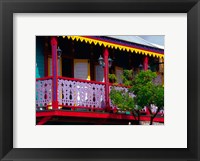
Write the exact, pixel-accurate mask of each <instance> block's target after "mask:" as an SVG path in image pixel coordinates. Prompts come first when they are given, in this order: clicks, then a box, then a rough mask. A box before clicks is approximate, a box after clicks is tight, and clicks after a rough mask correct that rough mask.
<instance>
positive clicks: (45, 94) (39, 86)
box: [36, 78, 52, 108]
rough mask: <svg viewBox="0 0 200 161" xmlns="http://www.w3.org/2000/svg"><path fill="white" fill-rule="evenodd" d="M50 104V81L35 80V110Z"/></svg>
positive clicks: (49, 79)
mask: <svg viewBox="0 0 200 161" xmlns="http://www.w3.org/2000/svg"><path fill="white" fill-rule="evenodd" d="M51 104H52V79H51V78H42V79H37V80H36V108H39V107H47V106H48V105H51Z"/></svg>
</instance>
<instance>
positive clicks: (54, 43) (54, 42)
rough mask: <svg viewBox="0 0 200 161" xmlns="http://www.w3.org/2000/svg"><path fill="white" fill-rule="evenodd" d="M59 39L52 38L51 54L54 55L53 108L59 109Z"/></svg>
mask: <svg viewBox="0 0 200 161" xmlns="http://www.w3.org/2000/svg"><path fill="white" fill-rule="evenodd" d="M57 44H58V42H57V38H56V37H55V36H53V37H51V54H52V76H53V81H52V107H53V109H58V96H57V93H58V92H57V90H58V79H57V78H58V61H57Z"/></svg>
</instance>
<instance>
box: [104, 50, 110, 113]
mask: <svg viewBox="0 0 200 161" xmlns="http://www.w3.org/2000/svg"><path fill="white" fill-rule="evenodd" d="M103 56H104V63H105V66H104V79H105V101H106V111H110V103H109V79H108V74H109V64H108V63H109V62H108V56H109V52H108V49H107V48H106V49H105V50H104V53H103Z"/></svg>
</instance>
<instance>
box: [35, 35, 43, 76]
mask: <svg viewBox="0 0 200 161" xmlns="http://www.w3.org/2000/svg"><path fill="white" fill-rule="evenodd" d="M41 77H44V41H43V39H42V38H41V37H36V78H41Z"/></svg>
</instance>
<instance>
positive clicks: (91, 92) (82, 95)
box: [36, 76, 164, 114]
mask: <svg viewBox="0 0 200 161" xmlns="http://www.w3.org/2000/svg"><path fill="white" fill-rule="evenodd" d="M111 88H115V89H116V90H120V91H122V90H124V91H125V92H128V87H126V86H123V85H114V84H111V83H110V84H109V91H110V90H111ZM52 92H53V90H52V77H44V78H38V79H36V108H37V109H38V108H46V109H47V107H49V106H52V94H53V93H52ZM57 94H58V106H59V107H62V108H63V107H66V108H76V109H92V110H105V108H106V104H105V83H104V82H96V81H88V80H82V79H76V78H67V77H61V76H59V77H58V91H57ZM134 96H135V95H132V97H134ZM109 105H110V107H111V110H114V109H117V107H116V106H114V105H113V104H112V102H111V100H110V101H109ZM151 108H152V112H153V113H154V112H156V108H157V107H156V106H153V105H152V107H151ZM141 113H147V109H146V108H144V109H142V110H141ZM159 114H164V111H163V110H162V111H160V112H159Z"/></svg>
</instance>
